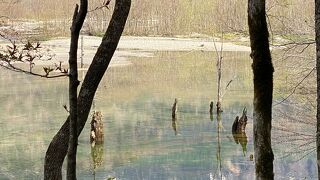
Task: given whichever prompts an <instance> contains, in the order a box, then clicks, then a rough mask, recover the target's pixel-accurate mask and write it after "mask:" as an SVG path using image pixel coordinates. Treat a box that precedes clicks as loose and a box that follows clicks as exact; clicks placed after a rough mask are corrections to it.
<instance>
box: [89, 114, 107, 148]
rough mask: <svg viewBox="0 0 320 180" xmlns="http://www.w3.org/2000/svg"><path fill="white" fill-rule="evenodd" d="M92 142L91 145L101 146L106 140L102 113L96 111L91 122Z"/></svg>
mask: <svg viewBox="0 0 320 180" xmlns="http://www.w3.org/2000/svg"><path fill="white" fill-rule="evenodd" d="M90 124H91V131H90V142H91V144H93V145H95V144H101V143H103V140H104V134H103V122H102V115H101V112H100V111H94V112H93V115H92V120H91V123H90Z"/></svg>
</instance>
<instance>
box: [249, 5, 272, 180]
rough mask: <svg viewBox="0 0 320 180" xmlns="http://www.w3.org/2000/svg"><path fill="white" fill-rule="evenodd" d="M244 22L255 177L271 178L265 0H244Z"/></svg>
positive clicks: (270, 78) (269, 96)
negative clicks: (251, 95)
mask: <svg viewBox="0 0 320 180" xmlns="http://www.w3.org/2000/svg"><path fill="white" fill-rule="evenodd" d="M248 24H249V33H250V44H251V55H250V56H251V58H252V59H253V64H252V69H253V74H254V102H253V104H254V112H253V132H254V153H255V168H256V179H257V180H259V179H268V180H269V179H273V178H274V174H273V159H274V157H273V152H272V147H271V119H272V93H273V71H274V70H273V66H272V61H271V53H270V50H269V40H268V37H269V33H268V28H267V21H266V11H265V0H249V1H248Z"/></svg>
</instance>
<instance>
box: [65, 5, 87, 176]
mask: <svg viewBox="0 0 320 180" xmlns="http://www.w3.org/2000/svg"><path fill="white" fill-rule="evenodd" d="M80 3H81V4H80V10H79V6H78V4H77V5H76V8H75V11H74V14H73V19H72V26H71V28H70V30H71V42H70V52H69V67H70V73H69V104H70V135H69V145H68V147H69V148H68V165H67V179H68V180H74V179H77V178H76V165H77V145H78V136H77V117H78V111H77V92H78V91H77V89H78V86H79V80H78V67H77V52H78V41H79V35H80V30H81V28H82V25H83V22H84V19H85V18H86V15H87V11H88V1H87V0H81V2H80Z"/></svg>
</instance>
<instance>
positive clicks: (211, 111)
mask: <svg viewBox="0 0 320 180" xmlns="http://www.w3.org/2000/svg"><path fill="white" fill-rule="evenodd" d="M209 112H210V114H213V101H211V102H210V109H209Z"/></svg>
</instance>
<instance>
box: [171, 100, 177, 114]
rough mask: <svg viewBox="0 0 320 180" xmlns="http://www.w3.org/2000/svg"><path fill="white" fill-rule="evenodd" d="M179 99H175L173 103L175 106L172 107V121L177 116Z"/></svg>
mask: <svg viewBox="0 0 320 180" xmlns="http://www.w3.org/2000/svg"><path fill="white" fill-rule="evenodd" d="M177 104H178V99H177V98H175V99H174V103H173V106H172V119H176V117H177V116H176V115H177V109H178V105H177Z"/></svg>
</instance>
